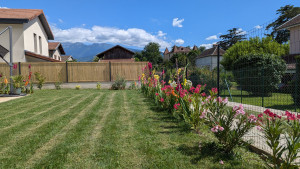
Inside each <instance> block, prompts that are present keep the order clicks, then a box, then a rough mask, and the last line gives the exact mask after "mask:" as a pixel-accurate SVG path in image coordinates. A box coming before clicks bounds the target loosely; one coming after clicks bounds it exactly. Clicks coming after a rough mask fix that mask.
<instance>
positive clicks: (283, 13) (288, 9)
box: [266, 5, 300, 44]
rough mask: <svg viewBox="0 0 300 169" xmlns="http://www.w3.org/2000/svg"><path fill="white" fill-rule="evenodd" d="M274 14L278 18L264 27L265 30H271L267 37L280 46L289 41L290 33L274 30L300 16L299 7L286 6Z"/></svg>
mask: <svg viewBox="0 0 300 169" xmlns="http://www.w3.org/2000/svg"><path fill="white" fill-rule="evenodd" d="M276 14H277V15H279V16H278V18H277V19H276V20H275V21H274V22H272V23H270V24H269V25H268V26H267V27H266V30H269V29H271V30H272V32H271V33H270V34H269V36H271V37H273V39H275V40H276V41H277V42H278V43H280V44H282V43H285V42H287V41H288V40H289V35H290V32H289V31H288V30H277V29H276V28H277V27H278V26H280V25H282V24H284V23H285V22H287V21H288V20H290V19H291V18H293V17H295V16H296V15H298V14H300V7H294V6H293V5H286V6H283V7H281V8H280V9H278V10H277V11H276Z"/></svg>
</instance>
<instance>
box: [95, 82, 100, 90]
mask: <svg viewBox="0 0 300 169" xmlns="http://www.w3.org/2000/svg"><path fill="white" fill-rule="evenodd" d="M96 88H97V89H98V90H100V89H101V83H100V82H98V83H97V85H96Z"/></svg>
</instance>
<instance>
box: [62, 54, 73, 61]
mask: <svg viewBox="0 0 300 169" xmlns="http://www.w3.org/2000/svg"><path fill="white" fill-rule="evenodd" d="M70 57H71V58H72V60H73V57H72V56H71V55H63V56H61V61H62V62H65V61H67V60H68V59H69V58H70Z"/></svg>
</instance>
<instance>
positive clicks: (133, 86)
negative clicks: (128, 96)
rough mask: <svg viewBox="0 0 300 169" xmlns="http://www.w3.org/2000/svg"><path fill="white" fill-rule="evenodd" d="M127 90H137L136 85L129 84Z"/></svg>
mask: <svg viewBox="0 0 300 169" xmlns="http://www.w3.org/2000/svg"><path fill="white" fill-rule="evenodd" d="M129 89H131V90H136V89H137V84H136V82H131V83H130V86H129Z"/></svg>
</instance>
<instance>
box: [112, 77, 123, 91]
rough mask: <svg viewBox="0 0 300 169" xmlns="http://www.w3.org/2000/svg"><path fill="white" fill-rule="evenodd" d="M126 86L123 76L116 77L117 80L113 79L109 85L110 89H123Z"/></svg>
mask: <svg viewBox="0 0 300 169" xmlns="http://www.w3.org/2000/svg"><path fill="white" fill-rule="evenodd" d="M125 87H126V80H125V78H123V77H119V76H118V77H117V80H115V81H114V83H113V84H112V86H111V89H113V90H124V89H125Z"/></svg>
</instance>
